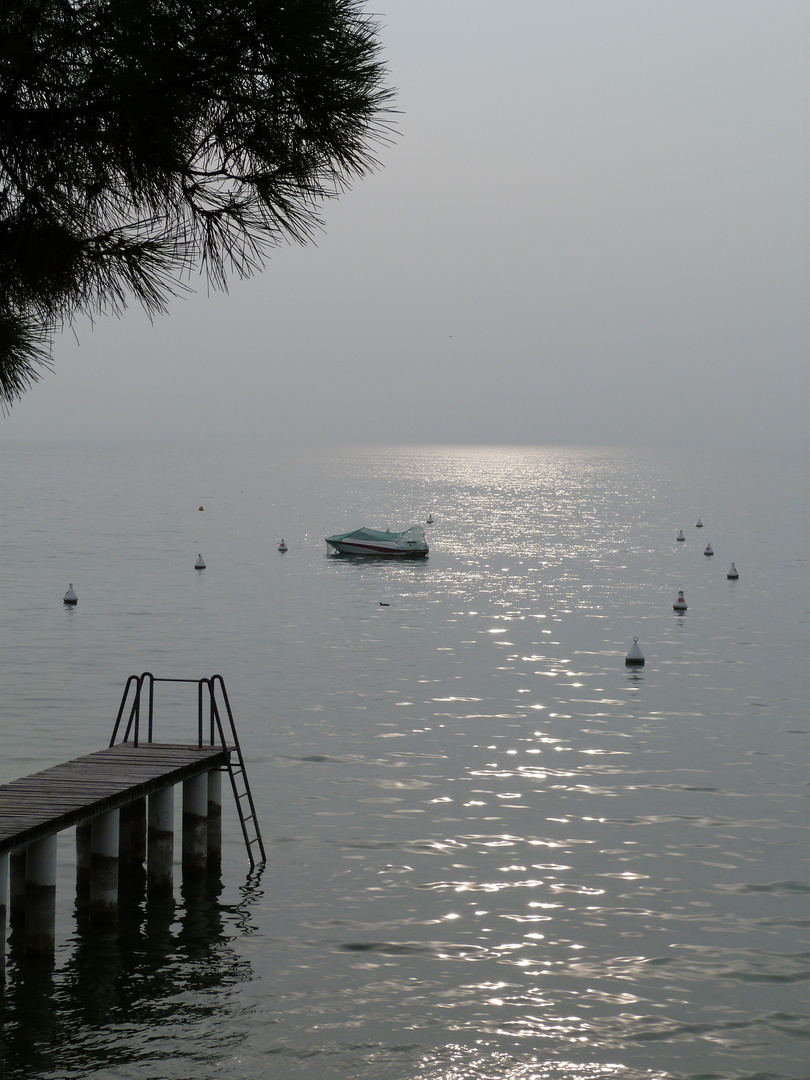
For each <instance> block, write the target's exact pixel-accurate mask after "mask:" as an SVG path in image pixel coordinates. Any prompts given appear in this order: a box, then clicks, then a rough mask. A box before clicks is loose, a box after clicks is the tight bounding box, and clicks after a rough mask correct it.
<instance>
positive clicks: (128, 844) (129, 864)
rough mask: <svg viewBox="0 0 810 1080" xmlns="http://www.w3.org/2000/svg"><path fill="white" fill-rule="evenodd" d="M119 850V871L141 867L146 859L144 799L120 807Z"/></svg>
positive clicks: (129, 871) (128, 870) (125, 871)
mask: <svg viewBox="0 0 810 1080" xmlns="http://www.w3.org/2000/svg"><path fill="white" fill-rule="evenodd" d="M119 831H120V836H119V852H118V857H119V860H120V870H121V873H122V874H124V873H131V872H133V871H138V870H139V869H142V867H143V864H144V862H145V861H146V799H136V800H135V801H134V802H131V803H127V805H126V806H122V807H121V819H120V829H119Z"/></svg>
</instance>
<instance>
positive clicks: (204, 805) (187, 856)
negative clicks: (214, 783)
mask: <svg viewBox="0 0 810 1080" xmlns="http://www.w3.org/2000/svg"><path fill="white" fill-rule="evenodd" d="M207 860H208V773H200V775H199V776H192V777H191V779H189V780H184V781H183V877H186V876H187V875H188V876H190V877H195V876H199V875H200V874H203V873H205V869H206V866H207Z"/></svg>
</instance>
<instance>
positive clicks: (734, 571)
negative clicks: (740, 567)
mask: <svg viewBox="0 0 810 1080" xmlns="http://www.w3.org/2000/svg"><path fill="white" fill-rule="evenodd" d="M739 576H740V575H739V574H738V573H737V567H736V566H735V565H734V563H732V564H731V569H730V570H729V572H728V573H727V574H726V577H727V578H728V579H729V580H730V581H736V580H737V578H738V577H739Z"/></svg>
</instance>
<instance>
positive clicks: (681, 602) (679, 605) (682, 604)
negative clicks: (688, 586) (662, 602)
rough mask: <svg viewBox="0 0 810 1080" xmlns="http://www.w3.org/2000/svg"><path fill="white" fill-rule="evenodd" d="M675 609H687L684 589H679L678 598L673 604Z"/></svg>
mask: <svg viewBox="0 0 810 1080" xmlns="http://www.w3.org/2000/svg"><path fill="white" fill-rule="evenodd" d="M672 610H673V611H686V600H685V599H684V596H683V589H679V590H678V599H677V600H676V601H675V603H674V604H673V605H672Z"/></svg>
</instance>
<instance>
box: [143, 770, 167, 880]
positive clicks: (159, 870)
mask: <svg viewBox="0 0 810 1080" xmlns="http://www.w3.org/2000/svg"><path fill="white" fill-rule="evenodd" d="M173 864H174V788H173V787H169V788H164V790H163V791H156V792H155V793H154V794H153V795H150V796H149V837H148V847H147V857H146V881H147V889H148V891H149V893H150V894H154V893H162V894H164V895H165V894H171V892H172V890H173V887H174V881H173Z"/></svg>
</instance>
